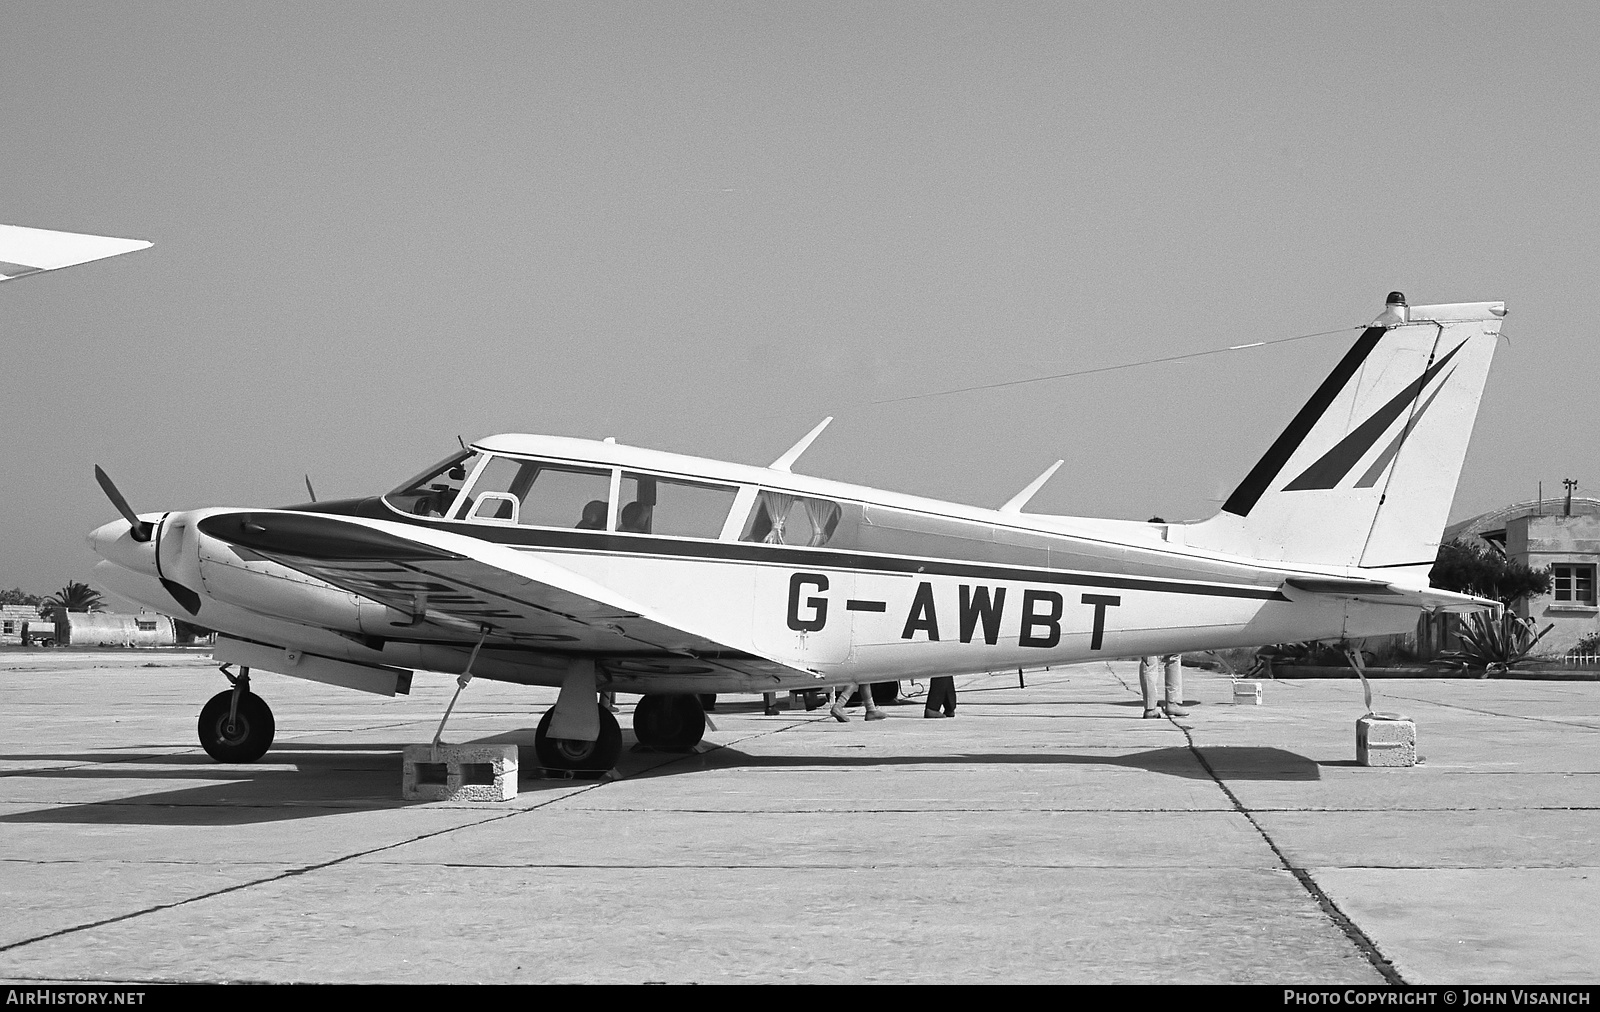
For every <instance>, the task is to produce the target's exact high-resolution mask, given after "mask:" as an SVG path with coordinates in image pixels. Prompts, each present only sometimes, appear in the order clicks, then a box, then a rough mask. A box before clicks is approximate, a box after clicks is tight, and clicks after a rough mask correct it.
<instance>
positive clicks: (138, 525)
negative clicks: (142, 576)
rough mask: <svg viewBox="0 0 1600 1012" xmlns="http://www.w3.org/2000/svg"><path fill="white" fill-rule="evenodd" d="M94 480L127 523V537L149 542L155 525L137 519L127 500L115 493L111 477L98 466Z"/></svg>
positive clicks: (96, 466)
mask: <svg viewBox="0 0 1600 1012" xmlns="http://www.w3.org/2000/svg"><path fill="white" fill-rule="evenodd" d="M94 480H95V481H97V482H99V483H100V490H101V491H102V492H104V493H105V494H106V498H107V499H110V500H111V505H113V506H115V507H116V508H117V512H118V513H121V514H122V519H124V520H126V521H128V527H129V530H128V536H129V537H131V538H133V540H135V541H149V540H150V535H151V534H152V533H154V532H155V524H152V523H150V522H148V521H145V520H140V519H139V517H138V515H137V514H135V513H134V512H133V508H132V507H130V506H129V505H128V500H126V499H124V498H123V497H122V493H121V492H119V491H117V484H116V482H114V481H112V480H111V476H110V475H109V474H106V473H105V471H104V470H102V469H101V467H100V465H99V464H96V465H95V466H94Z"/></svg>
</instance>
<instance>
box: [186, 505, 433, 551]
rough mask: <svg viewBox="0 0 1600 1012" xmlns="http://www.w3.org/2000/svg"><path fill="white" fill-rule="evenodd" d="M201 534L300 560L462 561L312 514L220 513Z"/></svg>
mask: <svg viewBox="0 0 1600 1012" xmlns="http://www.w3.org/2000/svg"><path fill="white" fill-rule="evenodd" d="M200 531H201V533H203V534H207V535H210V536H211V537H213V538H218V539H220V540H222V541H226V542H227V543H228V544H230V545H242V546H243V547H245V548H251V549H254V550H256V551H258V552H266V553H268V554H271V555H285V556H290V557H293V558H300V559H312V560H322V561H341V562H357V561H369V560H383V561H389V562H398V561H404V560H408V559H415V560H419V561H420V560H424V559H450V560H456V559H461V558H463V556H460V555H457V554H455V553H454V552H446V551H443V550H442V549H438V548H434V547H432V546H431V545H424V544H419V543H418V542H415V541H411V540H409V539H407V538H399V537H395V536H394V535H393V534H385V533H384V532H382V531H375V530H372V529H371V528H370V527H363V526H361V525H360V524H352V523H347V522H345V521H343V520H335V519H332V518H328V517H322V516H316V515H314V514H297V513H223V514H219V515H217V516H211V517H206V518H205V519H204V520H202V521H200Z"/></svg>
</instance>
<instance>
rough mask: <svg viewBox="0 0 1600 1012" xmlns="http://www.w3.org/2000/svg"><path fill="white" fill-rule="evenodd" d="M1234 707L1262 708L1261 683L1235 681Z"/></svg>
mask: <svg viewBox="0 0 1600 1012" xmlns="http://www.w3.org/2000/svg"><path fill="white" fill-rule="evenodd" d="M1233 705H1234V706H1260V705H1261V683H1260V682H1241V681H1239V680H1238V679H1234V682H1233Z"/></svg>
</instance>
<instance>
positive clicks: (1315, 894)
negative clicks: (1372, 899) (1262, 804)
mask: <svg viewBox="0 0 1600 1012" xmlns="http://www.w3.org/2000/svg"><path fill="white" fill-rule="evenodd" d="M1108 666H1109V665H1108ZM1167 719H1168V720H1171V721H1172V722H1173V723H1174V724H1176V725H1177V727H1178V729H1179V730H1181V731H1182V732H1183V737H1184V738H1185V739H1186V740H1187V741H1188V743H1189V751H1191V752H1193V753H1194V757H1195V758H1196V759H1197V760H1199V761H1200V765H1201V766H1203V767H1205V771H1206V772H1207V773H1209V774H1210V775H1211V779H1212V780H1213V781H1215V782H1216V785H1217V787H1218V788H1219V789H1221V791H1222V793H1223V794H1225V795H1227V797H1228V800H1229V801H1231V802H1233V807H1234V810H1235V811H1237V812H1238V813H1239V814H1240V815H1242V816H1244V819H1245V821H1246V822H1249V823H1250V826H1251V828H1253V829H1254V830H1255V831H1256V832H1257V833H1259V834H1261V839H1262V840H1264V841H1266V844H1267V846H1268V847H1270V848H1271V849H1272V853H1273V854H1274V855H1276V856H1277V858H1278V861H1279V862H1281V863H1282V865H1283V867H1284V870H1285V871H1287V872H1289V874H1291V875H1293V876H1294V877H1295V881H1297V882H1299V883H1300V886H1301V888H1303V889H1305V891H1306V892H1307V893H1309V894H1310V895H1311V898H1312V899H1314V900H1316V901H1317V905H1318V906H1320V907H1321V908H1322V911H1323V913H1325V914H1327V915H1328V918H1329V919H1330V920H1332V921H1333V923H1334V924H1335V925H1336V926H1337V927H1338V928H1339V930H1341V931H1343V932H1344V934H1345V937H1346V938H1349V939H1350V941H1351V942H1352V943H1354V944H1355V947H1356V949H1357V951H1359V952H1360V953H1361V954H1362V955H1363V956H1365V957H1366V959H1367V962H1369V963H1371V964H1372V968H1373V969H1374V970H1377V971H1378V973H1379V974H1380V975H1382V977H1383V979H1384V980H1385V981H1387V982H1388V983H1389V984H1391V985H1394V986H1399V987H1403V986H1405V984H1406V980H1405V978H1404V977H1401V976H1400V973H1399V971H1398V970H1396V969H1395V968H1394V964H1393V963H1391V962H1389V960H1388V959H1387V958H1385V957H1384V955H1383V953H1382V952H1380V951H1379V949H1378V946H1377V945H1376V944H1375V943H1374V942H1373V941H1372V939H1370V938H1368V937H1367V933H1366V932H1364V931H1362V930H1361V928H1360V927H1358V926H1357V925H1356V923H1355V922H1354V921H1352V920H1351V919H1350V918H1349V917H1348V916H1346V914H1345V912H1344V911H1343V910H1340V909H1339V905H1338V904H1337V903H1335V902H1334V901H1333V897H1331V896H1329V895H1328V894H1327V893H1326V892H1324V891H1323V889H1322V887H1321V886H1319V885H1317V882H1316V880H1315V879H1313V878H1312V877H1311V873H1310V872H1308V871H1306V870H1305V869H1304V868H1298V867H1296V866H1295V865H1294V863H1293V862H1291V861H1290V860H1289V858H1288V855H1286V854H1284V852H1283V850H1282V849H1281V848H1279V846H1278V843H1277V841H1276V840H1274V839H1273V838H1272V836H1271V834H1269V833H1268V832H1267V831H1266V829H1264V828H1263V827H1262V825H1261V823H1259V822H1257V821H1256V818H1255V816H1254V815H1253V814H1251V811H1250V809H1248V808H1246V807H1245V806H1244V803H1243V802H1241V801H1240V800H1239V796H1238V795H1236V794H1234V793H1233V790H1232V788H1230V787H1229V786H1228V785H1227V784H1226V783H1225V782H1224V781H1223V779H1222V778H1221V777H1220V776H1218V775H1217V772H1216V770H1214V769H1212V768H1211V764H1210V763H1209V762H1207V761H1206V757H1205V753H1204V752H1203V751H1202V750H1201V748H1200V746H1198V745H1196V744H1195V741H1194V731H1193V728H1191V727H1187V726H1185V725H1183V724H1178V723H1177V721H1176V720H1173V718H1171V717H1168V718H1167Z"/></svg>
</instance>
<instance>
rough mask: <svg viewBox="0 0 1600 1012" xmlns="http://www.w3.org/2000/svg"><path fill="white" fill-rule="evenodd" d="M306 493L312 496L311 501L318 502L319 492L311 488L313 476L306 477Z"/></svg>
mask: <svg viewBox="0 0 1600 1012" xmlns="http://www.w3.org/2000/svg"><path fill="white" fill-rule="evenodd" d="M306 493H307V494H308V495H310V496H311V501H312V502H316V501H317V490H316V489H314V488H312V487H311V475H309V474H308V475H306Z"/></svg>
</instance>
